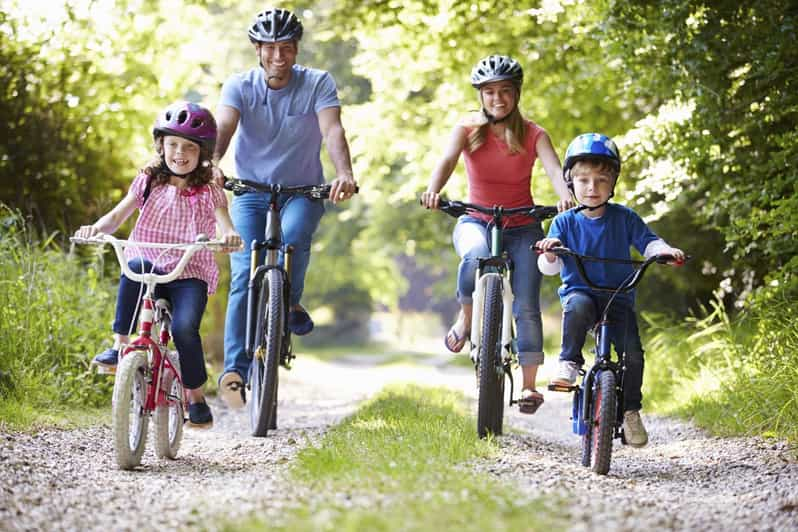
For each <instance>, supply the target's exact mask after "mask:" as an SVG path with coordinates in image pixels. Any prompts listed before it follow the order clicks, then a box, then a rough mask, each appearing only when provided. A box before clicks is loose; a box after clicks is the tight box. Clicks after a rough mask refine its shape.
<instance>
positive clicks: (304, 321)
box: [288, 309, 313, 336]
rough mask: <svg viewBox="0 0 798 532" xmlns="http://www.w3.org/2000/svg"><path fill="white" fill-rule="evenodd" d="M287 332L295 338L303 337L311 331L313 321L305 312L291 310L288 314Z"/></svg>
mask: <svg viewBox="0 0 798 532" xmlns="http://www.w3.org/2000/svg"><path fill="white" fill-rule="evenodd" d="M288 330H290V331H291V332H292V333H294V334H296V335H297V336H305V335H306V334H308V333H309V332H310V331H312V330H313V320H312V319H310V314H308V313H307V312H306V311H305V310H302V309H300V310H292V311H291V312H289V313H288Z"/></svg>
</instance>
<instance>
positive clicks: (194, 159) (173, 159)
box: [163, 135, 200, 176]
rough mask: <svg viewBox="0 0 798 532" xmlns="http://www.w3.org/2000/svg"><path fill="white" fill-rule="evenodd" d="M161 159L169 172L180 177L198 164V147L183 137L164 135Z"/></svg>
mask: <svg viewBox="0 0 798 532" xmlns="http://www.w3.org/2000/svg"><path fill="white" fill-rule="evenodd" d="M163 157H164V160H165V161H166V166H168V167H169V170H171V171H172V172H173V173H175V174H177V175H180V176H182V175H186V174H188V173H189V172H192V171H193V170H194V169H195V168H197V165H198V164H199V159H200V145H199V144H197V143H196V142H194V141H193V140H188V139H185V138H183V137H178V136H176V135H166V136H165V137H164V138H163Z"/></svg>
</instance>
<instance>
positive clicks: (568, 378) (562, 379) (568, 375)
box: [550, 360, 579, 386]
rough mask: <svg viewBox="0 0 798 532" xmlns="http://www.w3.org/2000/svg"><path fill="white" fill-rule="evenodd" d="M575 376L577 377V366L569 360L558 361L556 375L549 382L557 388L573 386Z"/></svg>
mask: <svg viewBox="0 0 798 532" xmlns="http://www.w3.org/2000/svg"><path fill="white" fill-rule="evenodd" d="M577 375H579V364H577V363H576V362H573V361H571V360H560V365H559V367H558V368H557V375H556V376H555V377H554V378H553V379H551V381H550V382H551V384H554V385H557V386H573V385H574V383H576V376H577Z"/></svg>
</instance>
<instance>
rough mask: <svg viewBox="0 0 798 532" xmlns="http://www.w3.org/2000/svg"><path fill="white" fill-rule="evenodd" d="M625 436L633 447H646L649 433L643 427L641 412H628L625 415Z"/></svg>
mask: <svg viewBox="0 0 798 532" xmlns="http://www.w3.org/2000/svg"><path fill="white" fill-rule="evenodd" d="M623 435H624V437H625V438H626V443H628V444H629V445H631V446H632V447H644V446H645V445H646V444H647V443H648V432H646V427H644V426H643V420H642V418H641V417H640V411H639V410H627V411H626V412H624V414H623Z"/></svg>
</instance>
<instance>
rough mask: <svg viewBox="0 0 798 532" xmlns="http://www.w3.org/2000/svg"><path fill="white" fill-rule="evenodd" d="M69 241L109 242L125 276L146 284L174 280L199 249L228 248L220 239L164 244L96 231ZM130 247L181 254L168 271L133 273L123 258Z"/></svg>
mask: <svg viewBox="0 0 798 532" xmlns="http://www.w3.org/2000/svg"><path fill="white" fill-rule="evenodd" d="M69 241H70V242H74V243H76V244H91V245H99V246H102V245H105V244H111V245H112V246H113V248H114V251H115V252H116V259H117V261H118V262H119V266H120V267H121V268H122V273H123V274H124V275H125V277H127V278H128V279H130V280H131V281H136V282H140V283H144V284H146V285H155V284H166V283H169V282H172V281H174V280H175V279H177V277H178V276H179V275H180V274H181V273H183V270H184V269H185V267H186V264H188V261H189V260H191V257H192V256H193V255H194V254H195V253H196V252H197V251H199V250H201V249H210V250H212V251H221V250H223V249H229V248H230V246H229V245H227V244H225V243H224V242H223V241H221V240H201V241H198V242H186V243H173V244H166V243H163V242H136V241H133V240H121V239H118V238H115V237H113V236H111V235H106V234H102V233H98V234H96V235H94V236H93V237H91V238H81V237H76V236H73V237H71V238H70V239H69ZM130 247H137V248H158V249H169V250H182V251H183V256H182V257H180V260H179V261H178V263H177V266H175V267H174V269H173V270H172V271H171V272H169V273H164V274H157V273H152V272H149V273H135V272H133V271H132V270H131V269H130V266H129V265H128V263H127V259H126V258H125V248H130Z"/></svg>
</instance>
